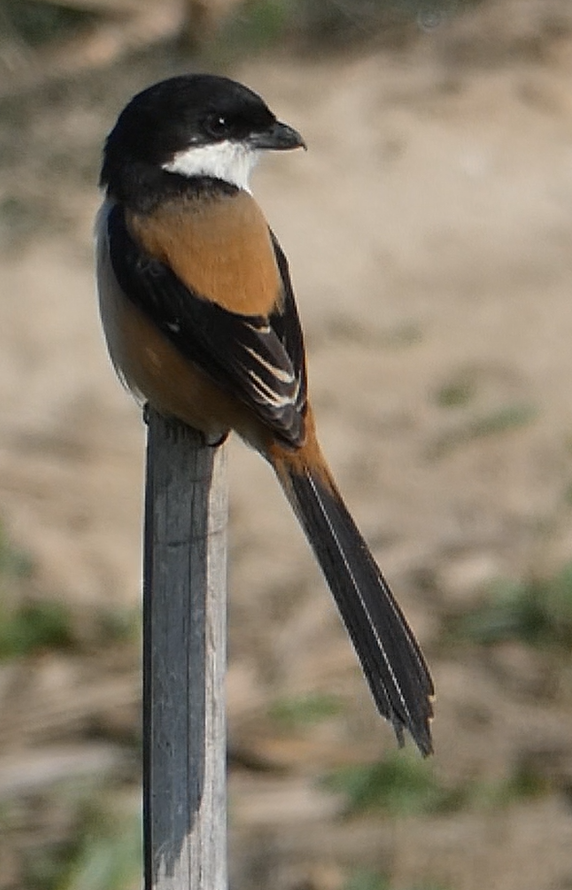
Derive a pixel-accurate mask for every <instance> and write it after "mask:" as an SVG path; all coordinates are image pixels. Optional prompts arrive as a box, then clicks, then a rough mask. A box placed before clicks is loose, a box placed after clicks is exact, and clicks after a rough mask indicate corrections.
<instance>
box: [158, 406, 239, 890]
mask: <svg viewBox="0 0 572 890" xmlns="http://www.w3.org/2000/svg"><path fill="white" fill-rule="evenodd" d="M148 424H149V430H148V446H147V482H146V493H145V552H144V584H143V588H144V592H143V749H144V750H143V759H144V765H143V823H144V829H143V830H144V857H145V890H226V887H227V871H226V725H225V696H224V673H225V664H226V521H227V489H226V474H225V456H224V448H215V447H211V446H208V445H205V444H204V442H203V439H202V437H201V436H200V435H199V434H198V433H196V432H195V431H194V430H191V429H189V428H188V427H184V426H183V425H181V424H173V423H172V422H168V421H166V420H164V419H163V418H162V417H161V416H160V415H158V414H157V413H156V412H155V411H153V410H150V411H149V414H148Z"/></svg>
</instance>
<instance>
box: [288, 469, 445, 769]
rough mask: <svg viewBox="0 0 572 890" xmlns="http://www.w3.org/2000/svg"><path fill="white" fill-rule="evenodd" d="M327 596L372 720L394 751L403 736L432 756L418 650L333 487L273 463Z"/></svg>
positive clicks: (427, 694) (322, 475) (318, 475)
mask: <svg viewBox="0 0 572 890" xmlns="http://www.w3.org/2000/svg"><path fill="white" fill-rule="evenodd" d="M273 463H274V468H275V470H276V473H277V475H278V478H279V479H280V482H281V484H282V487H283V489H284V491H285V493H286V495H287V497H288V499H289V501H290V503H291V504H292V507H293V508H294V510H295V512H296V514H297V516H298V519H299V520H300V522H301V524H302V526H303V528H304V531H305V532H306V536H307V538H308V540H309V542H310V544H311V546H312V549H313V550H314V553H315V554H316V557H317V559H318V562H319V563H320V566H321V567H322V571H323V572H324V575H325V576H326V580H327V582H328V584H329V586H330V589H331V591H332V593H333V595H334V598H335V600H336V603H337V605H338V609H339V610H340V614H341V616H342V619H343V621H344V624H345V626H346V628H347V630H348V633H349V635H350V637H351V639H352V642H353V645H354V647H355V650H356V652H357V654H358V657H359V660H360V662H361V665H362V668H363V670H364V673H365V676H366V678H367V680H368V683H369V685H370V688H371V691H372V693H373V697H374V699H375V702H376V704H377V707H378V709H379V711H380V713H381V714H382V715H383V716H384V717H385V718H386V719H387V720H389V721H390V722H391V724H392V725H393V728H394V730H395V734H396V736H397V740H398V742H399V744H400V745H403V742H404V729H407V730H408V731H409V732H410V733H411V736H412V737H413V739H414V741H415V742H416V744H417V746H418V748H419V750H420V751H421V753H422V754H423V755H424V756H427V755H428V754H430V753H431V751H432V749H433V748H432V742H431V730H430V725H429V723H430V719H431V717H432V715H433V709H432V704H431V698H432V696H433V683H432V681H431V676H430V674H429V670H428V668H427V665H426V663H425V660H424V658H423V655H422V653H421V650H420V648H419V646H418V644H417V641H416V640H415V637H414V636H413V633H412V631H411V629H410V628H409V625H408V624H407V621H406V620H405V617H404V615H403V613H402V611H401V609H400V608H399V606H398V605H397V603H396V601H395V599H394V597H393V594H392V593H391V591H390V589H389V587H388V585H387V583H386V582H385V579H384V578H383V575H382V574H381V572H380V570H379V568H378V566H377V564H376V562H375V560H374V558H373V556H372V555H371V553H370V551H369V549H368V546H367V544H366V543H365V541H364V539H363V537H362V536H361V534H360V532H359V530H358V528H357V526H356V524H355V522H354V520H353V519H352V517H351V516H350V514H349V512H348V509H347V507H346V505H345V504H344V502H343V500H342V497H341V495H340V493H339V491H338V490H337V488H336V485H335V483H334V481H333V479H332V477H331V475H330V474H329V472H328V471H327V470H326V468H325V466H321V467H320V468H319V469H318V470H313V469H312V468H311V467H308V466H306V465H305V464H304V462H303V461H300V460H292V461H290V460H288V458H287V457H285V458H284V459H283V460H278V461H276V460H274V461H273Z"/></svg>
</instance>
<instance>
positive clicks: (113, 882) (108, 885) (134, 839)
mask: <svg viewBox="0 0 572 890" xmlns="http://www.w3.org/2000/svg"><path fill="white" fill-rule="evenodd" d="M141 846H142V844H141V819H140V817H139V815H137V816H136V817H135V816H132V815H130V816H127V818H126V819H125V818H123V820H122V819H121V817H120V816H118V814H117V812H116V811H115V810H112V808H111V805H110V804H109V803H108V804H105V803H103V802H102V801H101V800H99V801H98V802H95V803H94V800H93V797H91V796H90V798H89V800H87V799H86V800H85V801H83V802H80V805H79V807H78V813H77V816H76V821H75V834H74V837H73V839H71V840H70V841H69V842H68V843H65V844H61V845H60V846H59V847H53V846H52V847H50V848H48V849H46V850H45V851H44V852H42V851H38V850H37V849H36V850H34V856H33V858H32V857H30V859H29V861H28V863H27V874H26V886H27V887H29V888H30V890H125V888H127V887H134V886H137V885H138V883H139V882H138V880H137V878H138V876H139V875H140V873H141V856H142V853H141Z"/></svg>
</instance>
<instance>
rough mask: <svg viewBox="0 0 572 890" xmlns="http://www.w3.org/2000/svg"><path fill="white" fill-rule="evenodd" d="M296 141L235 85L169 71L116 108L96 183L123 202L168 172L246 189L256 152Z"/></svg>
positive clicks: (141, 196)
mask: <svg viewBox="0 0 572 890" xmlns="http://www.w3.org/2000/svg"><path fill="white" fill-rule="evenodd" d="M300 146H304V140H303V139H302V137H301V136H300V134H299V133H297V132H296V130H293V129H292V128H291V127H288V126H287V125H286V124H282V123H280V122H279V121H277V120H276V118H275V116H274V115H273V114H272V112H271V111H270V109H269V108H268V106H267V105H266V104H265V103H264V102H263V100H262V99H261V98H260V96H257V95H256V93H253V92H252V90H249V89H248V88H247V87H245V86H242V84H239V83H236V81H233V80H229V79H228V78H226V77H217V76H215V75H207V74H190V75H184V76H181V77H173V78H170V79H169V80H164V81H162V82H161V83H158V84H155V85H154V86H151V87H149V88H148V89H146V90H144V91H143V92H142V93H139V94H138V95H136V96H135V97H134V98H133V99H132V100H131V101H130V102H129V104H128V105H127V106H126V107H125V109H124V110H123V111H122V112H121V114H120V115H119V118H118V120H117V123H116V125H115V127H114V128H113V130H112V131H111V133H110V134H109V136H108V138H107V142H106V144H105V150H104V158H103V166H102V171H101V185H102V186H105V187H106V188H107V190H108V194H110V196H112V197H114V198H117V199H119V200H122V201H126V202H127V203H129V202H132V203H133V202H136V201H139V200H143V199H144V194H143V193H145V192H148V191H149V189H150V188H154V189H156V188H158V187H159V183H162V184H165V183H166V182H169V180H171V182H173V180H172V178H173V177H175V178H178V180H181V177H182V178H183V179H189V178H193V177H210V178H214V179H219V180H223V181H225V182H227V183H229V184H230V185H231V186H233V187H237V188H247V187H248V174H249V173H250V170H251V169H252V167H253V166H254V164H255V162H256V159H257V157H258V154H259V153H260V152H261V151H263V150H278V149H290V148H297V147H300Z"/></svg>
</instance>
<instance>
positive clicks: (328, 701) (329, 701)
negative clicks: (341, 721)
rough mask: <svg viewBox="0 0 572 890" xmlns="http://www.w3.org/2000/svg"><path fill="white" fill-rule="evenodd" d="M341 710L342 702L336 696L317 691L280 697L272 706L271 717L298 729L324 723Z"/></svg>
mask: <svg viewBox="0 0 572 890" xmlns="http://www.w3.org/2000/svg"><path fill="white" fill-rule="evenodd" d="M341 711H342V703H341V701H340V700H339V699H337V698H336V697H335V696H333V695H325V694H322V693H319V692H315V693H311V694H309V695H303V696H299V697H295V698H283V699H279V700H278V701H277V702H275V703H274V704H273V705H272V707H271V708H270V717H272V719H274V720H276V721H277V722H279V723H281V724H282V725H283V726H284V727H288V728H292V729H297V728H303V727H306V726H314V725H315V724H317V723H322V722H323V721H324V720H329V719H330V718H331V717H336V716H337V715H338V714H340V713H341Z"/></svg>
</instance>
